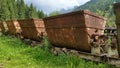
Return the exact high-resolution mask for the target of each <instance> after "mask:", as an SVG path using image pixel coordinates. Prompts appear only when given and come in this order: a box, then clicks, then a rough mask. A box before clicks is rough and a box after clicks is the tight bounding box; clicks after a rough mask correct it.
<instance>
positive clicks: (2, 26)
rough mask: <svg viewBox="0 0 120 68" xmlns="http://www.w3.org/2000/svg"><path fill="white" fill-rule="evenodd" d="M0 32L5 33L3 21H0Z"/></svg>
mask: <svg viewBox="0 0 120 68" xmlns="http://www.w3.org/2000/svg"><path fill="white" fill-rule="evenodd" d="M0 32H2V33H3V34H4V33H5V27H4V24H3V22H0Z"/></svg>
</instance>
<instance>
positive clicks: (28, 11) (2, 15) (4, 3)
mask: <svg viewBox="0 0 120 68" xmlns="http://www.w3.org/2000/svg"><path fill="white" fill-rule="evenodd" d="M45 16H46V15H45V14H44V13H43V11H42V10H37V9H36V8H35V7H34V6H33V5H32V4H31V5H30V6H28V5H27V4H25V3H24V0H0V21H6V20H11V19H26V18H42V17H45Z"/></svg>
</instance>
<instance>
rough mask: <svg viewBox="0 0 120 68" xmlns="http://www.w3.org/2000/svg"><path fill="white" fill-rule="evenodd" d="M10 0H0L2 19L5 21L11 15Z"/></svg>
mask: <svg viewBox="0 0 120 68" xmlns="http://www.w3.org/2000/svg"><path fill="white" fill-rule="evenodd" d="M7 1H8V0H0V20H1V21H5V20H8V19H9V18H10V17H9V16H10V12H9V9H8V5H7V4H8V2H7Z"/></svg>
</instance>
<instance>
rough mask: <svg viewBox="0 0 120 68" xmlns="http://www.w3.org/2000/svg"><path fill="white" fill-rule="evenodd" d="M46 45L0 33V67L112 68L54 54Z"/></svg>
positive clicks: (46, 43)
mask: <svg viewBox="0 0 120 68" xmlns="http://www.w3.org/2000/svg"><path fill="white" fill-rule="evenodd" d="M48 45H49V43H48V42H47V41H46V42H45V44H44V46H45V47H44V48H40V47H38V46H36V47H31V46H29V45H26V44H24V43H23V42H21V41H20V40H19V39H17V38H12V37H11V36H3V35H1V36H0V68H1V67H2V68H114V67H113V66H109V65H107V64H102V63H95V62H91V61H86V60H82V59H78V58H76V57H75V56H70V55H69V56H68V55H65V54H60V55H59V56H54V55H53V54H51V53H50V52H49V49H48Z"/></svg>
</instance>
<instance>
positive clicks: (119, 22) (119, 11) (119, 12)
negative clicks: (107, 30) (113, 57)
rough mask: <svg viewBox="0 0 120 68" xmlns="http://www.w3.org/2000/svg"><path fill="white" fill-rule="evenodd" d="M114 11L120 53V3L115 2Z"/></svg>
mask: <svg viewBox="0 0 120 68" xmlns="http://www.w3.org/2000/svg"><path fill="white" fill-rule="evenodd" d="M114 13H115V15H116V26H117V39H118V52H119V54H120V3H115V4H114Z"/></svg>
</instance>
